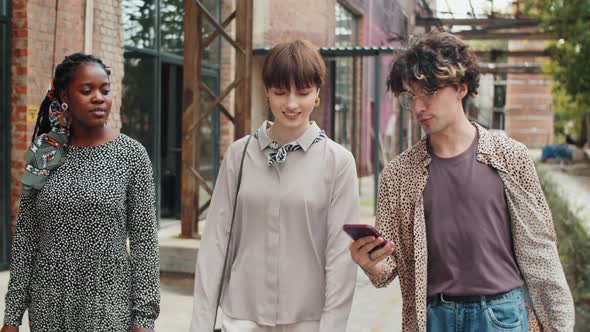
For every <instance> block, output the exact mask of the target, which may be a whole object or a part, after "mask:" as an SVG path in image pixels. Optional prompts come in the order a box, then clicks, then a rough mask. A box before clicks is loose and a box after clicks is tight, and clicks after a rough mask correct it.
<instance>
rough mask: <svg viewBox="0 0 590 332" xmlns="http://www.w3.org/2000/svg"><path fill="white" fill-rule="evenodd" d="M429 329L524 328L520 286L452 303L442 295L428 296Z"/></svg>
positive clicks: (523, 331)
mask: <svg viewBox="0 0 590 332" xmlns="http://www.w3.org/2000/svg"><path fill="white" fill-rule="evenodd" d="M427 308H428V309H427V310H428V314H427V330H428V331H429V332H463V331H470V332H471V331H473V332H492V331H494V332H495V331H503V332H505V331H514V332H516V331H518V332H528V330H529V322H528V313H527V310H526V306H525V296H524V294H523V290H522V289H521V288H515V289H513V290H511V291H508V292H506V293H504V294H502V295H500V296H495V297H493V298H485V297H482V299H481V300H480V301H479V302H464V303H455V302H449V301H446V300H444V298H441V297H440V296H438V297H432V298H429V299H428V306H427Z"/></svg>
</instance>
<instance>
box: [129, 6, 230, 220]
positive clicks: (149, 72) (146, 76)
mask: <svg viewBox="0 0 590 332" xmlns="http://www.w3.org/2000/svg"><path fill="white" fill-rule="evenodd" d="M201 2H203V3H204V4H205V6H206V8H207V9H208V10H209V13H211V14H212V15H213V16H214V17H218V18H219V16H220V11H221V5H220V0H208V1H203V0H202V1H201ZM194 5H196V4H194ZM218 20H219V19H218ZM204 21H205V20H204ZM123 29H124V32H125V76H124V79H123V102H122V105H121V122H122V132H124V133H125V134H127V135H129V136H130V137H133V138H135V139H137V140H138V141H140V142H141V143H142V144H143V145H144V146H145V147H146V149H147V151H148V153H149V155H150V158H151V160H152V164H153V166H154V179H155V181H156V186H157V189H158V190H157V192H158V198H157V201H158V207H159V212H160V215H161V216H162V217H166V218H179V217H180V204H178V202H180V200H181V196H180V195H181V187H180V183H181V182H180V181H181V179H180V176H181V157H182V156H181V151H182V111H183V110H182V67H183V61H184V59H183V56H184V1H183V0H124V1H123ZM211 30H212V27H210V26H209V25H208V22H207V23H205V22H203V34H207V33H210V31H211ZM218 40H219V38H218V39H217V40H216V41H215V42H213V43H211V45H210V46H209V47H208V48H207V49H206V50H205V52H204V54H203V70H202V73H203V80H204V81H205V83H206V84H207V85H208V87H209V88H210V89H211V90H212V91H213V93H215V94H218V93H219V76H220V74H219V67H220V66H219V63H220V59H219V53H220V52H219V42H218ZM202 100H203V103H204V104H207V102H208V99H207V98H202ZM204 122H205V124H204V125H202V127H201V141H200V142H201V144H200V146H201V156H200V159H199V160H200V168H201V169H200V172H201V174H202V175H203V177H204V178H205V180H206V181H207V182H208V183H209V184H210V185H211V186H213V183H214V182H215V178H216V176H217V172H218V168H219V153H218V150H219V148H218V142H219V115H218V113H217V112H213V113H212V115H211V116H209V117H208V118H207V119H205V121H204ZM203 197H204V198H205V200H204V201H206V199H207V195H204V196H203Z"/></svg>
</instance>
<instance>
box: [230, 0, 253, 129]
mask: <svg viewBox="0 0 590 332" xmlns="http://www.w3.org/2000/svg"><path fill="white" fill-rule="evenodd" d="M252 17H253V0H237V3H236V43H237V44H238V45H240V46H241V47H242V49H243V50H244V52H243V53H242V54H240V53H239V52H236V79H237V78H239V79H240V84H239V85H238V86H237V87H236V90H235V91H236V93H235V98H234V101H235V104H234V105H235V107H234V110H235V115H234V118H235V120H236V121H235V124H236V128H235V129H236V130H235V132H234V136H235V139H236V140H237V139H239V138H242V137H244V136H245V135H247V134H248V133H250V119H251V115H252V110H251V105H252V91H251V85H252V80H251V79H250V77H251V76H252V75H251V74H252Z"/></svg>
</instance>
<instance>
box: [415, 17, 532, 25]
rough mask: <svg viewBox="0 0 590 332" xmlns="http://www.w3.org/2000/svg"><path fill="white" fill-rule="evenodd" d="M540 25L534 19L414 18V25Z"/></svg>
mask: <svg viewBox="0 0 590 332" xmlns="http://www.w3.org/2000/svg"><path fill="white" fill-rule="evenodd" d="M540 23H541V21H539V20H535V19H521V18H437V17H420V16H418V17H416V25H418V26H428V25H445V26H455V25H470V26H497V25H513V26H515V27H536V26H538V25H539V24H540Z"/></svg>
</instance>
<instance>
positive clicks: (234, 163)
mask: <svg viewBox="0 0 590 332" xmlns="http://www.w3.org/2000/svg"><path fill="white" fill-rule="evenodd" d="M270 125H272V123H270V122H266V121H265V122H264V123H263V124H262V126H261V127H260V128H259V129H258V131H257V135H256V136H257V138H255V137H252V139H251V141H250V143H249V145H248V147H247V154H246V157H245V161H244V168H243V176H242V184H241V187H240V193H239V195H238V200H237V210H236V218H235V224H234V229H233V235H232V243H231V246H230V257H229V259H230V260H229V263H228V271H231V273H230V274H231V275H230V276H228V277H226V278H225V280H224V290H223V293H222V300H221V308H222V310H223V312H224V314H225V315H227V316H230V317H232V318H234V319H242V320H250V321H253V322H256V323H258V324H261V325H269V326H274V325H280V324H292V323H296V322H301V321H310V320H317V321H320V331H321V332H327V331H333V332H342V331H345V330H346V324H347V321H348V315H349V313H350V308H351V304H352V297H353V292H354V286H355V281H356V266H355V264H354V263H353V261H352V259H351V258H350V254H349V252H348V246H349V244H350V239H349V238H348V236H347V235H346V234H345V233H344V232H343V231H342V225H343V224H346V223H358V222H359V219H360V215H359V195H358V180H357V174H356V167H355V162H354V159H353V156H352V154H351V153H350V152H349V151H348V150H346V149H345V148H343V147H342V146H340V145H338V144H336V143H335V142H334V141H332V140H330V139H328V138H326V139H322V140H320V141H319V142H317V143H313V141H314V140H315V139H316V138H317V137H318V135H319V134H320V128H319V127H318V126H317V125H316V124H315V123H312V125H311V126H310V127H309V128H308V129H307V130H306V131H305V133H304V134H303V136H301V137H300V138H299V139H297V140H296V142H297V143H299V144H300V145H301V147H302V150H298V151H291V152H289V153H288V157H287V160H286V161H285V162H284V163H278V162H275V163H274V164H273V165H271V166H268V165H267V160H268V155H269V154H270V152H271V151H272V150H271V149H270V148H268V146H269V144H270V143H271V139H270V138H269V137H268V135H267V133H266V129H267V126H270ZM246 141H247V137H245V138H242V139H240V140H238V141H236V142H234V143H233V144H232V145H231V146H230V147H229V149H228V151H227V153H226V155H225V158H224V160H223V163H222V165H221V169H220V172H219V176H218V179H217V183H216V186H215V191H214V193H213V197H212V200H211V206H210V208H209V214H208V215H207V222H206V225H205V230H204V234H203V239H202V241H201V247H200V250H199V256H198V260H197V268H196V274H195V289H194V308H193V320H192V324H191V331H192V332H202V331H210V330H211V328H212V325H213V313H214V311H215V304H216V301H217V295H218V287H219V280H220V278H221V272H222V271H221V270H222V268H223V261H224V254H225V251H226V245H227V239H228V234H229V229H230V222H231V215H232V208H233V202H234V195H235V190H236V185H237V178H238V172H239V167H240V160H241V157H242V152H243V150H244V146H245V144H246Z"/></svg>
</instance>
